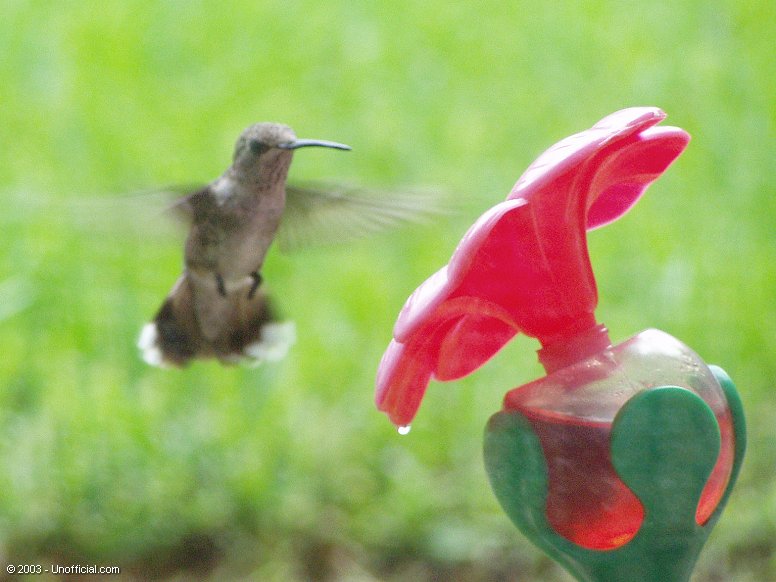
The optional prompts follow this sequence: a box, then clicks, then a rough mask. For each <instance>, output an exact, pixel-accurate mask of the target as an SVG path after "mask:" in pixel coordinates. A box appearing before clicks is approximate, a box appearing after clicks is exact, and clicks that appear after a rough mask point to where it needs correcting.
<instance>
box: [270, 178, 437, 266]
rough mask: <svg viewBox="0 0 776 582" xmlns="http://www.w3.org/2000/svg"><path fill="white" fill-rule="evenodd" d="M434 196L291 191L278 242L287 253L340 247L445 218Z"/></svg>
mask: <svg viewBox="0 0 776 582" xmlns="http://www.w3.org/2000/svg"><path fill="white" fill-rule="evenodd" d="M443 213H444V211H443V210H442V205H441V203H440V196H439V193H438V192H435V191H415V192H410V191H405V192H393V191H371V190H365V189H360V188H353V187H347V186H333V185H329V184H325V185H324V184H306V185H291V184H289V185H287V186H286V210H285V212H284V214H283V220H282V222H281V224H280V229H279V230H278V235H277V239H276V240H277V242H278V244H279V246H280V249H281V250H282V251H284V252H286V251H293V250H297V249H300V248H305V247H309V246H314V245H321V244H332V243H341V242H347V241H350V240H353V239H355V238H358V237H362V236H366V235H368V234H371V233H374V232H378V231H381V230H385V229H389V228H393V227H395V226H397V225H399V224H401V223H404V222H422V221H424V220H428V219H429V218H431V217H433V216H435V215H440V214H443Z"/></svg>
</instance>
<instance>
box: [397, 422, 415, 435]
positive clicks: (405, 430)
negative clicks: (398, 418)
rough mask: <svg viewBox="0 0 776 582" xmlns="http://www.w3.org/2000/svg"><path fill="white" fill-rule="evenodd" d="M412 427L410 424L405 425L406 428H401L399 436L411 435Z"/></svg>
mask: <svg viewBox="0 0 776 582" xmlns="http://www.w3.org/2000/svg"><path fill="white" fill-rule="evenodd" d="M411 428H412V427H411V426H410V425H409V424H405V425H404V426H400V427H399V434H401V435H405V434H409V433H410V429H411Z"/></svg>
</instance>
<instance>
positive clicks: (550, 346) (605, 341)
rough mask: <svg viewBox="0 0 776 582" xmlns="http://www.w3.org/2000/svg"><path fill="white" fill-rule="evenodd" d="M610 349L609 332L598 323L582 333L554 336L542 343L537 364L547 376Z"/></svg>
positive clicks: (575, 332)
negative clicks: (538, 363)
mask: <svg viewBox="0 0 776 582" xmlns="http://www.w3.org/2000/svg"><path fill="white" fill-rule="evenodd" d="M610 347H612V342H611V340H610V339H609V330H608V329H606V326H605V325H603V324H601V323H598V324H595V325H593V326H592V327H588V328H586V329H585V330H583V331H574V332H570V333H569V334H566V335H561V334H559V335H556V336H554V337H553V339H552V340H551V341H548V342H547V343H542V348H541V349H540V350H538V352H537V353H538V355H539V362H540V363H541V364H542V366H544V369H545V371H546V372H547V373H548V374H552V373H553V372H556V371H557V370H560V369H561V368H565V367H566V366H570V365H572V364H576V363H577V362H581V361H583V360H586V359H587V358H589V357H591V356H594V355H595V354H597V353H599V352H601V351H603V350H605V349H607V348H610Z"/></svg>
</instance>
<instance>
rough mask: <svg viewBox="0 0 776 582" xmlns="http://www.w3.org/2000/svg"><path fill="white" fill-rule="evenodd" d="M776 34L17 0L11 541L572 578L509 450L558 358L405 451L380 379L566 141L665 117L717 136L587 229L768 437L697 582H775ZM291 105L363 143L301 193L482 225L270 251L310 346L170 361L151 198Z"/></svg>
mask: <svg viewBox="0 0 776 582" xmlns="http://www.w3.org/2000/svg"><path fill="white" fill-rule="evenodd" d="M774 33H776V4H774V3H773V2H771V1H769V0H765V1H760V2H754V1H753V2H737V1H733V0H728V1H721V2H700V1H697V0H691V1H688V2H682V3H677V2H673V1H669V0H658V1H656V2H652V3H645V2H630V1H626V2H613V1H610V2H606V1H597V2H572V1H569V2H565V1H562V2H555V3H552V2H545V3H535V2H523V1H517V2H508V3H507V2H470V1H464V2H454V3H449V2H435V1H429V2H410V1H407V0H390V1H380V2H371V3H366V2H365V3H356V2H345V1H342V0H340V1H329V2H313V1H294V0H285V1H284V2H276V3H270V2H249V1H245V2H228V1H226V2H204V1H199V2H196V1H191V2H184V1H172V0H171V1H169V2H151V1H147V2H142V1H126V2H113V1H107V2H102V3H98V2H68V1H63V2H58V3H54V2H43V1H41V2H32V1H29V2H23V1H14V0H10V1H8V0H7V1H6V2H5V3H4V6H3V9H2V11H1V12H0V81H1V82H0V200H2V204H3V210H2V212H0V249H1V250H0V350H2V357H0V556H2V557H3V560H4V561H5V562H7V563H18V564H21V563H36V562H37V563H44V564H50V563H59V564H70V563H91V564H100V565H111V564H115V565H119V566H121V568H122V572H123V574H122V576H123V577H124V578H126V579H130V578H132V577H135V578H138V579H148V578H157V579H164V580H167V579H169V580H186V579H212V580H223V579H245V580H254V579H255V580H349V581H350V580H367V581H369V580H385V581H394V580H397V581H398V580H461V581H464V580H466V581H469V580H472V581H479V580H517V581H523V580H537V581H544V580H547V581H560V580H563V581H566V580H570V578H569V577H568V575H566V574H565V573H564V572H563V571H561V570H560V568H559V567H557V566H555V565H554V564H553V563H552V562H551V561H550V560H549V559H548V558H546V557H543V556H542V555H541V553H540V552H538V551H537V550H536V549H535V548H533V547H532V546H531V545H530V544H529V543H528V542H527V541H526V540H525V538H523V537H522V536H521V535H520V534H519V532H517V530H516V529H515V528H513V526H512V525H511V524H510V522H509V521H508V519H507V518H506V516H505V515H504V514H503V513H502V512H501V510H500V508H499V507H498V505H497V503H496V501H495V499H494V497H493V494H492V493H491V491H490V490H489V488H488V485H487V479H486V476H485V473H484V468H483V465H482V458H481V446H482V431H483V427H484V425H485V423H486V421H487V419H488V417H489V416H490V415H491V414H492V413H494V412H496V411H497V410H498V409H499V408H500V404H501V398H502V396H503V394H504V393H505V392H506V391H507V390H508V389H510V388H512V387H514V386H517V385H520V384H523V383H525V382H528V381H530V380H532V379H534V378H536V377H538V376H540V375H541V374H542V370H541V368H540V366H539V365H538V364H537V363H536V357H535V353H534V351H535V350H536V349H537V348H538V345H537V344H536V343H535V342H534V341H532V340H529V339H526V338H518V339H516V340H515V341H513V342H512V343H511V344H510V345H509V346H508V347H507V348H505V349H504V350H503V351H502V352H501V353H500V354H499V355H498V356H497V357H496V358H495V359H494V360H493V361H491V362H490V363H489V364H488V365H487V366H485V367H484V368H483V369H481V370H479V371H478V372H477V373H475V374H474V375H472V376H471V377H469V378H467V379H466V380H463V381H460V382H455V383H451V384H444V385H443V384H432V386H431V388H430V390H429V392H428V395H427V397H426V399H425V401H424V403H423V406H422V407H421V410H420V413H419V415H418V417H417V418H416V420H415V422H414V424H413V430H412V432H411V433H410V435H409V436H406V437H400V436H398V435H397V433H396V431H395V429H394V428H393V427H392V426H391V425H390V423H389V422H388V421H387V420H386V419H385V418H384V416H383V415H381V414H379V413H378V412H377V411H376V410H375V409H374V406H373V385H374V374H375V369H376V366H377V363H378V361H379V358H380V356H381V354H382V351H383V349H384V347H385V345H386V344H387V342H388V340H389V339H390V333H391V326H392V325H393V322H394V320H395V317H396V314H397V313H398V311H399V309H400V308H401V306H402V303H403V302H404V299H405V298H406V297H407V295H409V293H410V292H412V290H413V289H414V288H415V287H416V286H417V285H418V284H419V283H420V282H421V281H422V280H423V279H425V278H426V277H427V276H428V275H430V274H431V273H432V272H433V271H435V270H436V269H437V268H439V267H440V266H441V265H442V264H444V263H445V262H446V261H447V259H448V258H449V256H450V253H451V252H452V251H453V249H454V247H455V245H456V243H457V242H458V240H459V239H460V237H461V235H462V234H463V232H465V230H466V228H467V227H468V226H469V225H470V224H471V223H472V222H473V221H474V219H475V218H476V217H477V216H479V214H480V213H482V212H483V211H484V210H486V209H487V208H489V207H490V206H491V205H493V204H494V203H496V202H497V201H500V200H501V199H503V198H504V197H505V196H506V194H507V193H508V192H509V190H510V188H511V186H512V185H513V183H514V182H515V180H516V179H517V178H518V177H519V175H520V174H521V173H522V171H523V170H524V169H525V168H526V167H527V165H528V164H529V163H530V162H531V161H532V160H533V159H534V158H535V157H536V156H537V155H538V154H539V153H540V152H541V151H543V150H544V149H546V148H547V147H549V146H550V145H552V144H553V143H554V142H556V141H557V140H559V139H561V138H563V137H565V136H567V135H569V134H571V133H575V132H577V131H581V130H583V129H586V128H588V127H590V126H591V125H592V124H593V123H595V122H596V121H598V120H599V119H600V118H602V117H604V116H605V115H607V114H609V113H611V112H613V111H615V110H618V109H621V108H624V107H628V106H634V105H656V106H659V107H661V108H663V109H664V110H665V111H666V112H667V113H668V114H669V119H668V121H667V122H666V123H669V124H675V125H678V126H680V127H682V128H684V129H686V130H688V131H689V132H690V133H691V134H692V136H693V141H692V142H691V144H690V146H689V148H688V149H687V150H686V152H685V153H684V154H683V155H682V156H681V158H680V159H679V160H678V162H677V163H676V164H675V165H674V166H672V167H671V169H670V170H669V171H668V172H667V173H666V175H665V176H664V177H663V178H662V179H661V180H659V181H658V182H657V183H656V184H655V185H653V186H652V188H651V189H650V191H649V192H648V193H647V195H646V196H645V197H644V199H643V200H642V201H641V202H640V203H639V204H638V206H637V207H636V208H635V209H634V210H633V212H631V213H630V214H629V215H627V216H626V217H625V218H623V219H622V220H620V221H619V222H617V223H615V224H613V225H611V226H609V227H607V228H605V229H602V230H600V231H597V232H595V233H592V234H591V236H590V247H591V257H592V261H593V264H594V267H595V270H596V274H597V277H598V283H599V290H600V307H599V310H598V316H599V319H600V320H601V321H603V322H604V323H606V324H607V325H608V326H609V328H610V330H611V336H612V338H613V339H615V341H621V340H623V339H625V338H627V337H629V336H630V335H632V334H634V333H636V332H638V331H640V330H642V329H645V328H648V327H657V328H659V329H663V330H665V331H667V332H669V333H671V334H672V335H674V336H676V337H677V338H679V339H681V340H683V341H684V342H686V343H687V344H689V345H690V346H692V347H693V348H694V349H695V350H696V351H697V352H698V353H699V354H700V355H701V356H702V357H703V358H704V359H706V360H707V361H708V362H710V363H717V364H720V365H721V366H723V367H724V368H725V369H726V370H727V371H728V372H729V373H730V375H731V376H732V378H733V379H734V381H735V382H736V384H737V385H738V387H739V389H740V392H741V395H742V398H743V400H744V404H745V406H746V409H747V413H748V420H749V427H750V448H749V453H748V458H747V462H746V463H745V465H744V468H743V472H742V475H741V479H740V481H739V485H738V487H737V489H736V491H735V492H734V494H733V496H732V497H731V500H730V504H729V506H728V508H727V510H726V512H725V514H724V515H723V517H722V519H721V521H720V523H719V524H718V526H717V529H716V530H715V532H714V533H713V534H712V536H711V538H710V540H709V543H708V544H707V547H706V549H705V550H704V552H703V554H702V555H701V559H700V562H699V566H698V568H697V571H696V576H695V578H694V580H697V581H717V580H719V581H722V580H724V581H758V582H762V581H768V580H776V558H774V557H773V556H772V554H773V553H774V549H776V487H774V479H773V474H774V469H776V438H774V437H776V428H774V423H773V416H774V414H775V413H776V404H774V402H773V399H772V397H771V395H772V389H773V383H774V382H773V379H774V377H775V376H776V357H774V356H775V355H776V307H774V305H775V304H776V227H775V225H776V196H774V194H775V193H776V187H775V186H774V185H775V184H776V170H775V169H774V168H775V167H776V164H774V161H773V156H774V151H775V150H776V147H775V146H776V139H774V138H775V137H776V130H775V124H776V105H775V103H776V65H775V61H774V50H773V37H774ZM263 120H272V121H281V122H285V123H288V124H290V125H291V126H292V127H294V129H295V130H296V131H297V134H298V135H299V136H300V137H312V138H323V139H331V140H336V141H341V142H345V143H348V144H350V145H352V146H353V151H352V152H350V153H347V154H344V153H340V152H333V151H327V150H316V151H313V150H302V151H300V152H299V153H298V154H297V155H296V159H295V162H294V165H293V167H292V171H291V173H292V177H293V178H295V179H297V180H300V179H330V180H336V181H343V182H349V183H356V184H361V185H365V186H369V187H374V188H377V189H392V188H393V189H402V188H405V187H408V186H412V187H417V186H428V187H433V188H439V189H441V190H442V191H444V192H446V195H447V201H448V204H449V205H450V207H451V208H453V209H454V213H453V214H451V215H445V216H442V217H440V218H438V219H437V220H435V221H434V222H433V223H431V224H428V225H425V226H422V227H408V228H403V229H401V230H398V231H395V232H393V233H388V234H382V235H379V236H376V237H373V238H370V239H367V240H363V241H361V242H359V243H357V244H350V245H348V246H346V247H331V248H321V249H312V250H307V251H304V252H299V253H296V254H293V255H282V254H280V253H277V252H272V253H271V254H270V257H269V259H268V262H267V264H266V267H265V269H264V277H265V281H266V283H267V285H268V288H269V289H271V290H273V291H274V295H275V297H276V303H277V304H278V307H279V308H280V309H281V310H282V311H283V312H284V313H285V314H287V315H288V316H289V317H290V318H292V319H294V320H295V321H296V323H297V331H298V336H299V338H298V342H297V344H296V346H295V347H294V348H293V349H292V351H291V353H290V354H289V356H288V357H287V359H286V360H285V361H283V362H282V363H280V364H278V365H267V366H264V367H262V368H259V369H255V370H248V369H243V368H223V367H220V366H218V365H217V364H212V363H198V364H195V365H193V366H191V367H190V368H188V369H187V370H185V371H163V370H156V369H152V368H149V367H147V366H145V365H144V364H143V363H142V362H141V361H140V360H139V359H138V357H137V353H136V349H135V346H134V344H135V340H136V338H137V334H138V331H139V328H140V326H141V325H142V323H143V322H144V321H145V320H147V319H148V318H149V317H150V316H151V315H152V314H153V313H154V311H155V310H156V309H157V307H158V305H159V304H160V302H161V300H162V298H163V296H164V295H165V294H166V292H167V291H168V290H169V288H170V287H171V285H172V283H173V282H174V280H175V278H176V277H177V274H178V272H179V271H180V267H181V251H180V246H181V240H182V233H181V232H179V231H176V230H175V229H174V228H170V227H169V226H168V225H167V224H166V222H165V221H164V219H160V217H159V216H158V212H157V211H153V212H152V211H151V209H144V207H143V199H142V198H138V197H136V196H128V194H131V193H135V192H138V191H143V190H149V189H154V188H159V187H161V186H166V185H169V184H180V183H183V184H192V183H193V184H197V183H202V182H207V181H209V180H211V179H213V178H215V177H216V176H217V175H219V174H220V173H221V172H222V171H223V169H224V168H225V167H226V166H227V165H228V163H229V161H230V156H231V150H232V146H233V143H234V141H235V139H236V137H237V135H238V134H239V132H240V131H241V130H242V129H243V128H244V127H245V126H247V125H248V124H250V123H253V122H255V121H263ZM43 579H45V577H44V578H43ZM111 579H117V578H116V577H112V578H111Z"/></svg>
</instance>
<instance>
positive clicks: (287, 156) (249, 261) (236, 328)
mask: <svg viewBox="0 0 776 582" xmlns="http://www.w3.org/2000/svg"><path fill="white" fill-rule="evenodd" d="M303 147H325V148H334V149H339V150H350V149H351V148H350V147H349V146H347V145H344V144H341V143H336V142H331V141H324V140H314V139H297V137H296V135H295V134H294V132H293V131H292V130H291V128H290V127H288V126H286V125H281V124H276V123H257V124H255V125H251V126H250V127H248V128H247V129H245V130H244V131H243V132H242V134H241V135H240V137H239V139H238V140H237V144H236V146H235V150H234V157H233V163H232V165H231V166H230V167H229V168H228V169H227V170H226V171H225V172H224V173H223V174H222V175H221V176H220V177H219V178H217V179H216V180H214V181H213V182H211V183H210V184H209V185H207V186H205V187H204V188H202V189H200V190H198V191H196V192H193V193H192V194H189V195H187V196H185V197H183V198H182V199H180V200H179V201H178V202H176V203H175V204H174V206H173V208H174V209H175V210H176V211H178V213H179V214H182V215H183V216H185V217H186V218H187V219H188V221H189V224H190V231H189V234H188V238H187V239H186V244H185V247H184V265H185V266H184V270H183V273H182V274H181V276H180V277H179V279H178V281H177V282H176V283H175V285H174V286H173V288H172V290H171V291H170V293H169V295H168V296H167V298H166V299H165V301H164V303H163V304H162V306H161V308H160V309H159V311H158V312H157V314H156V316H155V317H154V319H153V320H152V321H151V322H149V323H147V324H146V325H145V326H144V327H143V330H142V332H141V334H140V338H139V340H138V347H139V348H140V349H141V350H142V352H143V359H144V360H145V361H146V362H148V363H149V364H152V365H158V366H170V365H172V366H184V365H186V364H187V363H189V361H190V360H192V359H194V358H217V359H218V360H220V361H221V362H223V363H235V362H244V361H247V362H249V363H250V362H254V363H260V362H261V361H263V360H276V359H280V358H282V357H283V356H285V354H286V353H287V351H288V348H289V347H290V345H291V344H292V343H293V342H294V340H295V337H294V335H295V331H294V325H293V323H292V322H280V321H277V319H276V316H275V314H274V312H273V311H272V309H271V307H270V303H269V300H268V297H267V294H266V293H265V291H264V288H263V287H262V277H261V268H262V265H263V264H264V259H265V256H266V254H267V251H268V250H269V247H270V245H271V244H272V242H273V240H275V238H276V236H277V237H278V238H280V239H281V240H280V242H281V246H286V247H289V246H290V247H293V246H300V245H303V244H305V243H306V242H307V240H306V239H308V238H309V239H315V238H316V237H317V236H318V234H317V233H316V231H317V230H320V227H321V224H322V223H325V222H329V223H331V224H329V225H328V228H327V230H331V231H335V230H336V231H338V232H339V233H340V234H349V235H352V234H357V232H356V231H364V232H366V231H369V230H374V228H375V227H382V226H390V225H391V224H393V223H395V222H398V221H400V220H406V219H412V218H414V217H415V216H416V215H417V214H418V213H422V212H423V210H424V208H423V202H422V201H420V200H414V201H413V200H412V199H411V198H410V197H407V196H405V197H396V196H394V197H392V198H391V199H390V200H385V199H383V200H380V199H376V198H373V199H369V198H366V197H363V196H354V195H349V194H348V193H345V192H336V191H327V190H324V189H319V188H297V187H293V186H287V185H286V177H287V175H288V169H289V166H290V165H291V158H292V156H293V153H294V150H297V149H299V148H303ZM281 221H282V222H281ZM337 223H339V224H337ZM281 224H282V227H281ZM332 226H333V227H334V228H332Z"/></svg>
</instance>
